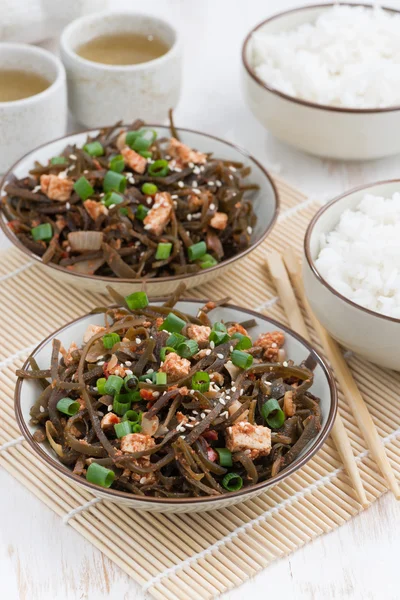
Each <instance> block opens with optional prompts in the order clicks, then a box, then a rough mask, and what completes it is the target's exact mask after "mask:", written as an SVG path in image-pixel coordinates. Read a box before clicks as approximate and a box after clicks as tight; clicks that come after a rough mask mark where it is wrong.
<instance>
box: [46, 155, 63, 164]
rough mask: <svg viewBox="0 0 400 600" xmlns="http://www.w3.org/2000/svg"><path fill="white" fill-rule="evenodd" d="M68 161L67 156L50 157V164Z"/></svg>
mask: <svg viewBox="0 0 400 600" xmlns="http://www.w3.org/2000/svg"><path fill="white" fill-rule="evenodd" d="M66 162H67V159H66V158H65V156H53V158H51V159H50V164H52V165H65V164H66Z"/></svg>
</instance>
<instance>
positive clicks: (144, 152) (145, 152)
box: [139, 150, 153, 158]
mask: <svg viewBox="0 0 400 600" xmlns="http://www.w3.org/2000/svg"><path fill="white" fill-rule="evenodd" d="M139 154H140V156H143V158H151V157H152V156H153V153H152V152H149V151H148V150H140V152H139Z"/></svg>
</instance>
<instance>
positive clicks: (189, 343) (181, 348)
mask: <svg viewBox="0 0 400 600" xmlns="http://www.w3.org/2000/svg"><path fill="white" fill-rule="evenodd" d="M198 351H199V345H198V343H197V342H196V341H195V340H186V341H185V342H182V343H181V344H179V345H178V346H177V347H176V352H177V353H178V354H179V356H182V357H183V358H190V357H191V356H194V355H195V354H197V352H198Z"/></svg>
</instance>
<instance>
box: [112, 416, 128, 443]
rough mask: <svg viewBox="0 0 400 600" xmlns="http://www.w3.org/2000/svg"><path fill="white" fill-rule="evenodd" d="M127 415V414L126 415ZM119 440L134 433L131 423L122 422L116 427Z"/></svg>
mask: <svg viewBox="0 0 400 600" xmlns="http://www.w3.org/2000/svg"><path fill="white" fill-rule="evenodd" d="M125 414H126V413H125ZM114 429H115V433H116V435H117V438H123V437H124V436H125V435H129V434H130V433H132V426H131V424H130V422H129V421H122V422H121V423H116V424H115V425H114Z"/></svg>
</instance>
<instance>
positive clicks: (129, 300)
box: [125, 292, 149, 310]
mask: <svg viewBox="0 0 400 600" xmlns="http://www.w3.org/2000/svg"><path fill="white" fill-rule="evenodd" d="M125 302H126V304H127V306H128V308H129V310H140V309H141V308H146V306H148V304H149V299H148V297H147V294H146V292H133V294H130V295H129V296H125Z"/></svg>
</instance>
